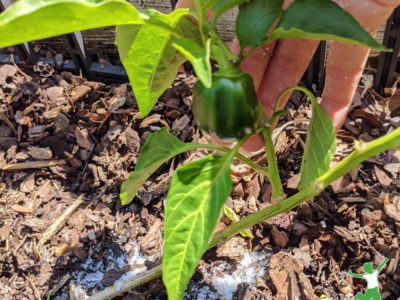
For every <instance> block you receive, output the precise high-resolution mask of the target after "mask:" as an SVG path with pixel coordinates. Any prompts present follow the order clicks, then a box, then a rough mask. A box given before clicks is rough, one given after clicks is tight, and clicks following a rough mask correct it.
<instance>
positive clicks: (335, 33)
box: [266, 0, 386, 51]
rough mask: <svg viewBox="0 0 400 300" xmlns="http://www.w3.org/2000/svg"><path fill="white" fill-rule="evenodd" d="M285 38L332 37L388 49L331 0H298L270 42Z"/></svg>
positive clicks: (319, 38) (285, 12)
mask: <svg viewBox="0 0 400 300" xmlns="http://www.w3.org/2000/svg"><path fill="white" fill-rule="evenodd" d="M281 38H304V39H311V40H332V41H338V42H342V43H348V44H353V45H358V46H367V47H371V48H374V49H377V50H381V51H386V48H385V47H383V46H382V45H381V44H379V43H378V42H377V41H375V40H374V39H373V38H372V37H371V36H370V35H369V34H368V32H367V31H365V30H364V29H363V28H362V27H361V25H360V23H358V21H357V20H355V19H354V18H353V17H352V16H351V15H350V14H349V13H348V12H346V11H345V10H343V9H342V8H341V7H340V6H339V5H337V4H336V3H335V2H333V1H331V0H296V1H294V2H293V3H292V4H291V5H290V6H289V7H288V8H287V10H285V11H284V12H283V14H282V18H281V20H280V22H279V24H278V26H277V27H276V29H275V30H274V31H273V32H272V34H271V35H270V36H269V37H268V39H267V41H266V42H270V41H273V40H277V39H281Z"/></svg>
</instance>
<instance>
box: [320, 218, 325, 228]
mask: <svg viewBox="0 0 400 300" xmlns="http://www.w3.org/2000/svg"><path fill="white" fill-rule="evenodd" d="M321 227H322V228H324V229H325V228H326V222H325V221H324V220H322V221H321Z"/></svg>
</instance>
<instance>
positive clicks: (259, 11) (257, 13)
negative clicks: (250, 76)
mask: <svg viewBox="0 0 400 300" xmlns="http://www.w3.org/2000/svg"><path fill="white" fill-rule="evenodd" d="M282 4H283V0H253V1H251V2H249V3H246V4H244V5H243V6H241V7H240V9H239V14H238V16H237V20H236V36H237V37H238V40H239V43H240V47H241V48H242V49H243V48H246V47H250V46H256V45H259V44H261V42H262V40H263V39H264V38H265V36H266V34H267V32H268V30H269V29H270V28H271V27H272V25H273V24H274V23H275V21H276V20H277V19H278V18H279V16H280V15H281V12H282Z"/></svg>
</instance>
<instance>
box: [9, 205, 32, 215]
mask: <svg viewBox="0 0 400 300" xmlns="http://www.w3.org/2000/svg"><path fill="white" fill-rule="evenodd" d="M11 209H12V210H13V211H15V212H18V213H21V214H31V213H33V208H31V207H26V206H21V205H18V204H14V205H13V206H11Z"/></svg>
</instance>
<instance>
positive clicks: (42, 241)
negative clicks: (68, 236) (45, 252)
mask: <svg viewBox="0 0 400 300" xmlns="http://www.w3.org/2000/svg"><path fill="white" fill-rule="evenodd" d="M82 203H83V195H80V196H79V197H78V198H77V199H76V200H75V201H74V203H72V204H71V205H70V206H69V207H68V208H67V209H66V210H65V211H64V213H63V214H62V215H61V216H60V217H59V218H58V219H57V220H56V221H55V222H54V223H53V224H52V225H51V226H50V227H49V228H48V229H47V230H46V231H45V232H44V233H43V235H42V238H41V239H40V241H39V243H38V244H37V249H40V248H41V247H42V246H43V245H44V244H45V243H46V242H47V241H48V240H50V239H51V237H52V236H53V235H55V234H56V233H57V232H58V231H59V230H60V229H61V227H63V225H64V224H65V222H67V220H68V219H69V218H70V217H71V216H72V214H73V213H74V212H75V210H76V209H77V208H78V207H79V206H80V205H81V204H82Z"/></svg>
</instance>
